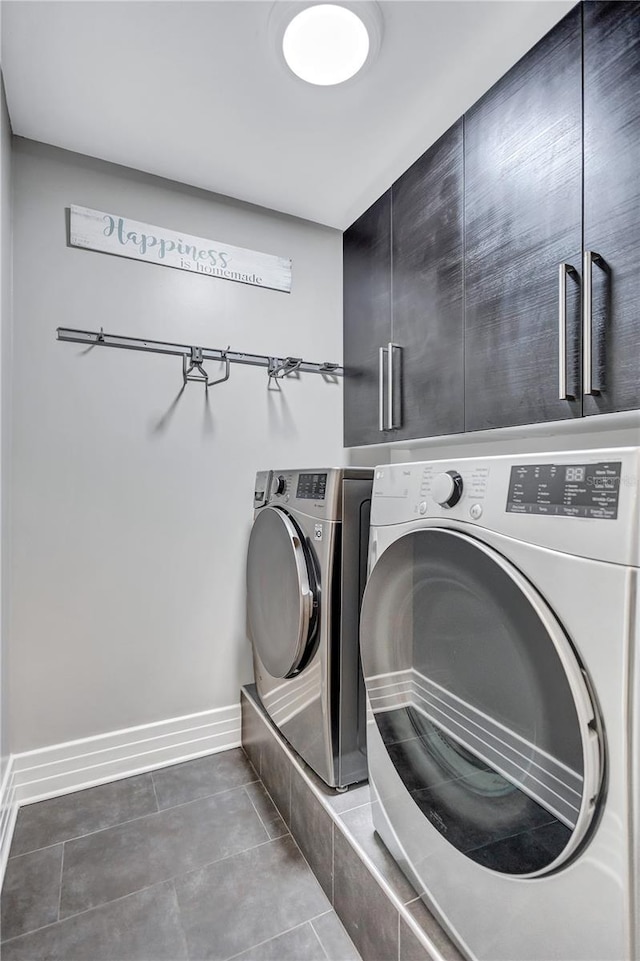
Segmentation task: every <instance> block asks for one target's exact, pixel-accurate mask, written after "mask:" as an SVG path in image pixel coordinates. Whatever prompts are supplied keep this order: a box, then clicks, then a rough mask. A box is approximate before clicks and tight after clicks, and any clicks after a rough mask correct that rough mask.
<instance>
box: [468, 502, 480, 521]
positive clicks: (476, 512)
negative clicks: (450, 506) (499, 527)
mask: <svg viewBox="0 0 640 961" xmlns="http://www.w3.org/2000/svg"><path fill="white" fill-rule="evenodd" d="M469 513H470V514H471V516H472V517H473V519H474V521H477V520H480V518H481V517H482V504H472V505H471V507H470V508H469Z"/></svg>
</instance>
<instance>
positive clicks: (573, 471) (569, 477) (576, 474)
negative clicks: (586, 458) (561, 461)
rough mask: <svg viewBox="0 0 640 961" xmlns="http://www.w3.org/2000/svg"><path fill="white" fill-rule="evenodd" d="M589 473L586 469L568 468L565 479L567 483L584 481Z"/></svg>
mask: <svg viewBox="0 0 640 961" xmlns="http://www.w3.org/2000/svg"><path fill="white" fill-rule="evenodd" d="M586 472H587V468H586V467H567V469H566V471H565V474H564V479H565V480H566V481H583V480H584V479H585V475H586Z"/></svg>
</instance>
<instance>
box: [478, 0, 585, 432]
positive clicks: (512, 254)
mask: <svg viewBox="0 0 640 961" xmlns="http://www.w3.org/2000/svg"><path fill="white" fill-rule="evenodd" d="M581 21H582V14H581V9H580V8H579V7H577V8H574V10H572V11H571V12H570V13H569V14H568V15H567V16H566V17H565V18H564V19H563V20H562V21H561V22H560V23H559V24H558V26H557V27H556V28H555V29H554V30H553V31H551V33H549V34H547V36H546V37H544V38H543V39H542V40H541V41H540V42H539V43H538V44H537V45H536V46H535V47H534V48H533V49H532V50H531V51H530V52H529V53H528V54H527V55H526V56H525V57H524V58H523V59H522V60H520V61H519V62H518V63H517V64H516V65H515V67H513V68H512V69H511V70H510V71H509V72H508V73H507V74H505V76H504V77H502V79H501V80H500V81H498V83H497V84H496V85H495V86H494V87H492V88H491V90H490V91H489V92H488V93H487V94H486V95H485V96H484V97H482V99H481V100H480V101H478V103H477V104H475V106H474V107H472V108H471V110H470V111H469V112H468V113H467V114H466V115H465V297H466V316H465V334H466V345H465V357H466V362H465V403H466V421H465V426H466V429H467V430H478V429H483V428H490V427H504V426H510V425H516V424H531V423H535V422H540V421H551V420H561V419H565V418H570V417H579V416H580V415H581V413H582V402H581V399H580V385H579V383H578V375H579V356H578V353H579V336H580V314H579V309H580V306H579V305H580V297H579V285H578V283H577V281H576V279H575V275H573V274H571V273H570V271H569V270H567V272H568V274H569V275H568V276H567V284H566V287H567V297H566V300H567V303H566V314H567V319H566V340H567V359H566V368H567V379H568V387H569V391H568V392H569V393H570V394H571V395H573V397H575V398H577V399H575V400H570V399H569V400H564V399H563V400H561V399H560V397H559V393H560V391H559V386H560V368H559V358H560V330H559V287H560V281H559V272H560V265H561V264H563V263H566V264H568V265H570V267H571V268H573V269H574V270H575V271H579V270H580V266H581V250H582V122H581V118H582V66H581V65H582V23H581ZM563 336H564V335H563Z"/></svg>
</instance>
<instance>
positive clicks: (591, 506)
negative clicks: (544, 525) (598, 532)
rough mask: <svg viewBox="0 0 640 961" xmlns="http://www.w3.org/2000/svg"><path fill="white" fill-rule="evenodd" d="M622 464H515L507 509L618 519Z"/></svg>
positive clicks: (532, 512) (512, 470) (566, 515)
mask: <svg viewBox="0 0 640 961" xmlns="http://www.w3.org/2000/svg"><path fill="white" fill-rule="evenodd" d="M621 470H622V462H621V461H611V462H609V463H600V464H516V465H515V466H514V467H512V468H511V476H510V478H509V492H508V495H507V508H506V509H507V510H508V511H510V512H511V513H513V514H549V515H555V516H561V517H591V518H595V519H598V520H615V519H616V517H617V516H618V497H619V493H620V474H621Z"/></svg>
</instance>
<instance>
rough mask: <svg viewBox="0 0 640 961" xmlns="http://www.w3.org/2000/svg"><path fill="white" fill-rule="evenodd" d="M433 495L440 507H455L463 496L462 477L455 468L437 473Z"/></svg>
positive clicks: (432, 489)
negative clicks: (443, 472)
mask: <svg viewBox="0 0 640 961" xmlns="http://www.w3.org/2000/svg"><path fill="white" fill-rule="evenodd" d="M431 496H432V497H433V499H434V501H435V502H436V504H439V505H440V507H453V506H454V504H457V503H458V501H459V500H460V498H461V497H462V477H461V476H460V474H459V473H458V472H457V471H455V470H448V471H447V472H446V473H445V474H437V475H436V477H435V478H434V481H433V485H432V487H431Z"/></svg>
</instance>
